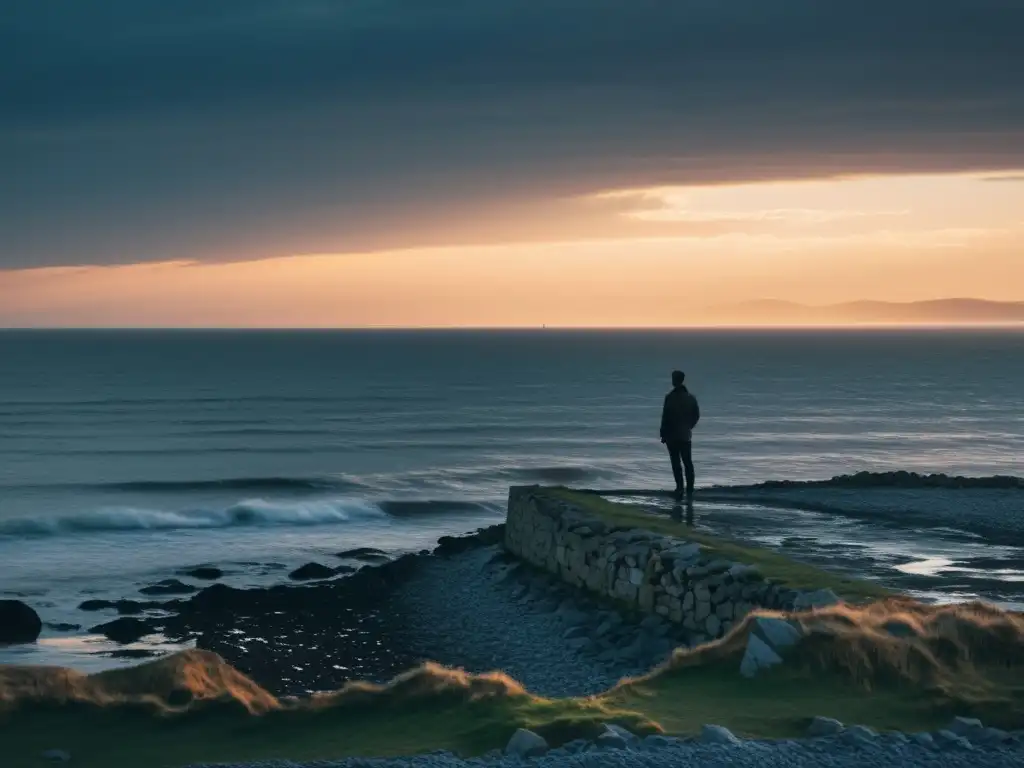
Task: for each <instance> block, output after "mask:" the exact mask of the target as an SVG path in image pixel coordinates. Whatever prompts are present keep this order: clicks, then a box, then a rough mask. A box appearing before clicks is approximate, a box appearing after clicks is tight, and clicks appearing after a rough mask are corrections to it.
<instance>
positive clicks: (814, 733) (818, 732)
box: [807, 716, 845, 739]
mask: <svg viewBox="0 0 1024 768" xmlns="http://www.w3.org/2000/svg"><path fill="white" fill-rule="evenodd" d="M844 728H845V726H844V725H843V724H842V723H841V722H839V721H838V720H836V719H835V718H831V717H820V716H819V717H815V718H814V719H813V720H811V724H810V725H809V726H808V727H807V735H808V736H810V737H811V738H812V739H813V738H819V737H822V736H835V735H837V734H840V733H842V732H843V730H844Z"/></svg>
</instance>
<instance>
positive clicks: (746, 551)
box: [538, 488, 894, 601]
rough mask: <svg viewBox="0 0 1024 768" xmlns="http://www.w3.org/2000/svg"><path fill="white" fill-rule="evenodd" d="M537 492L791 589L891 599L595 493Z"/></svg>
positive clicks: (879, 589)
mask: <svg viewBox="0 0 1024 768" xmlns="http://www.w3.org/2000/svg"><path fill="white" fill-rule="evenodd" d="M538 492H539V493H542V494H545V495H548V496H549V497H551V498H554V499H557V500H559V501H565V502H568V503H570V504H572V505H573V506H576V507H578V508H579V509H580V510H581V511H583V512H586V513H587V514H590V515H593V516H594V517H597V518H599V519H601V520H602V521H604V522H605V523H607V524H609V525H612V526H615V527H619V528H642V529H645V530H648V531H653V532H655V533H660V534H663V535H665V536H674V537H676V538H680V539H685V540H687V541H693V542H696V543H698V544H700V545H701V546H702V547H704V549H705V550H707V552H708V553H710V554H713V555H717V556H720V557H722V558H723V559H726V560H732V561H734V562H738V563H745V564H746V565H754V566H757V568H758V569H759V570H760V572H761V573H762V575H764V577H765V578H767V579H771V580H772V581H773V582H775V583H776V584H780V585H783V586H786V587H789V588H791V589H800V590H815V589H831V590H832V591H834V592H835V593H836V594H837V595H839V596H840V597H842V598H844V599H846V600H851V601H864V600H875V599H881V598H887V597H893V596H894V593H893V592H892V591H891V590H888V589H886V588H885V587H883V586H881V585H880V584H875V583H873V582H870V581H863V580H860V579H855V578H850V577H847V576H844V575H842V574H838V573H832V572H830V571H826V570H824V569H822V568H818V567H815V566H813V565H808V564H807V563H801V562H799V561H797V560H793V559H791V558H789V557H786V556H785V555H782V554H780V553H778V552H773V551H772V550H770V549H765V548H763V547H758V546H754V545H751V544H746V543H743V542H739V541H734V540H732V539H727V538H724V537H721V536H712V535H710V534H707V533H703V532H701V531H697V530H694V528H693V527H691V526H686V525H683V524H682V523H679V522H676V521H674V520H672V519H670V518H668V517H664V516H660V515H655V514H651V513H650V512H647V511H645V510H644V509H642V508H641V507H638V506H634V505H631V504H618V503H615V502H612V501H608V500H607V499H605V498H602V497H601V496H598V495H597V494H593V493H583V492H580V491H572V490H569V489H567V488H542V489H538Z"/></svg>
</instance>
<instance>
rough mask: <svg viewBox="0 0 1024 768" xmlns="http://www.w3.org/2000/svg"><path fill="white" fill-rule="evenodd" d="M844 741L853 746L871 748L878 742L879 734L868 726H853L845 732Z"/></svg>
mask: <svg viewBox="0 0 1024 768" xmlns="http://www.w3.org/2000/svg"><path fill="white" fill-rule="evenodd" d="M842 738H843V741H845V742H846V743H847V744H850V745H851V746H856V747H870V746H873V745H875V744H876V743H877V742H878V734H877V733H876V732H875V731H874V730H872V729H871V728H868V727H867V726H866V725H851V726H850V727H849V728H847V729H846V730H845V731H843V736H842Z"/></svg>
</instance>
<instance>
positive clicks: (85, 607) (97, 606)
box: [78, 600, 114, 611]
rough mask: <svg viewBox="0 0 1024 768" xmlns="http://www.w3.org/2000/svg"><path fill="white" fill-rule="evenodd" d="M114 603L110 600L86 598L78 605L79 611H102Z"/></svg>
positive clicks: (111, 606)
mask: <svg viewBox="0 0 1024 768" xmlns="http://www.w3.org/2000/svg"><path fill="white" fill-rule="evenodd" d="M113 607H114V603H113V602H112V601H110V600H86V601H85V602H84V603H81V604H80V605H79V606H78V610H80V611H103V610H106V609H107V608H113Z"/></svg>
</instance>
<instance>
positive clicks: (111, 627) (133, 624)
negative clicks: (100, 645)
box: [89, 617, 156, 643]
mask: <svg viewBox="0 0 1024 768" xmlns="http://www.w3.org/2000/svg"><path fill="white" fill-rule="evenodd" d="M89 631H90V632H95V633H97V634H100V635H103V636H105V637H108V638H110V639H111V640H113V641H114V642H115V643H134V642H135V641H136V640H138V639H139V638H140V637H144V636H145V635H151V634H153V633H154V632H155V631H156V627H155V626H154V625H153V623H152V622H149V621H145V620H143V619H133V618H129V617H124V618H121V619H114V620H113V621H108V622H107V623H106V624H98V625H96V626H95V627H92V628H90V629H89Z"/></svg>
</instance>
